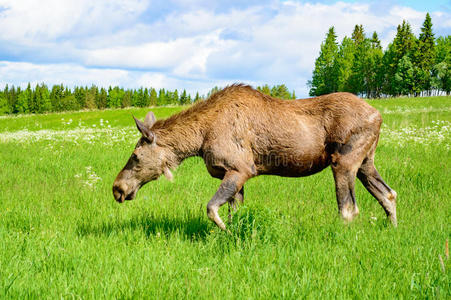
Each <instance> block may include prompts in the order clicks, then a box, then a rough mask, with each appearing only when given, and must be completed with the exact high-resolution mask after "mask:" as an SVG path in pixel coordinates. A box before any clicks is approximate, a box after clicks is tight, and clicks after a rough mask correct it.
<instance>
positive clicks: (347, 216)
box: [340, 204, 359, 222]
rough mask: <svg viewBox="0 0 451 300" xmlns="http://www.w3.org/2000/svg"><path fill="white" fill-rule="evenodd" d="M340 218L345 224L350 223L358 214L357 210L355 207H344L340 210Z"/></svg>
mask: <svg viewBox="0 0 451 300" xmlns="http://www.w3.org/2000/svg"><path fill="white" fill-rule="evenodd" d="M340 213H341V217H342V218H343V220H344V221H345V222H351V221H352V220H354V218H355V216H357V215H358V214H359V209H358V207H357V205H349V204H348V205H345V206H343V207H342V209H341V210H340Z"/></svg>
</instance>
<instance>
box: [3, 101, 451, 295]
mask: <svg viewBox="0 0 451 300" xmlns="http://www.w3.org/2000/svg"><path fill="white" fill-rule="evenodd" d="M370 104H372V105H373V106H375V107H376V108H378V109H379V110H380V111H381V112H382V113H383V117H384V124H385V125H384V127H383V129H382V136H381V140H380V143H379V147H378V150H377V154H376V166H377V168H378V170H379V172H380V173H381V175H382V176H383V178H384V179H385V180H386V181H387V183H388V184H390V186H391V187H392V188H394V189H395V190H396V191H397V192H398V197H399V198H398V222H399V226H398V228H396V229H394V228H393V227H391V226H390V224H389V223H388V222H387V221H386V218H385V215H384V212H383V210H382V208H381V207H380V206H379V204H378V203H377V201H376V200H375V199H373V198H372V197H371V196H370V195H369V194H368V193H367V192H366V190H365V189H364V188H363V186H362V185H361V184H360V183H357V184H356V194H357V201H358V205H359V208H360V212H361V214H360V216H359V217H357V219H356V220H355V221H354V222H353V223H351V224H347V225H346V224H344V223H343V222H342V221H341V220H340V218H339V217H338V213H337V208H336V201H335V194H334V185H333V178H332V174H331V172H330V170H329V169H326V170H325V171H323V172H321V173H319V174H316V175H314V176H310V177H306V178H297V179H293V178H281V177H276V176H261V177H257V178H254V179H252V180H250V181H249V182H248V183H247V184H246V193H245V203H244V205H243V206H241V207H240V208H239V210H238V211H237V212H236V213H235V214H234V217H233V221H232V223H231V224H229V229H230V233H229V234H226V233H224V232H221V231H219V230H218V229H217V228H216V227H215V226H214V225H213V224H212V223H211V222H210V221H209V220H208V218H207V217H206V213H205V205H206V203H207V202H208V200H209V199H210V198H211V196H212V195H213V194H214V192H215V191H216V189H217V187H218V185H219V181H218V180H216V179H212V178H211V177H210V176H209V175H208V173H207V171H206V169H205V166H204V164H203V162H202V160H201V159H199V158H192V159H188V160H186V161H185V162H184V163H183V164H182V165H181V166H180V167H179V168H178V170H176V171H175V172H174V175H175V181H174V182H173V183H170V182H168V181H166V180H165V179H164V178H161V179H159V180H157V181H155V182H152V183H149V184H148V185H146V186H145V187H143V188H142V189H141V191H140V192H139V193H138V197H137V199H136V200H134V201H129V202H127V203H125V204H123V205H119V204H117V203H115V202H114V200H113V196H112V193H111V186H112V182H113V180H114V178H115V176H116V174H117V173H118V171H119V170H120V169H121V168H122V167H123V165H124V164H125V162H126V160H127V159H128V157H129V155H130V154H131V151H132V149H133V147H134V145H135V143H136V141H137V139H138V137H139V134H138V132H137V130H136V129H135V128H134V124H133V121H132V118H131V114H134V115H136V116H137V117H141V118H142V117H143V116H144V115H145V113H146V110H145V109H131V110H108V111H90V112H76V113H63V114H48V115H33V116H31V115H24V116H19V117H2V118H0V253H1V256H0V298H27V297H31V298H113V297H114V298H132V297H146V298H157V297H158V298H169V299H170V298H218V299H219V298H221V299H223V298H273V297H277V298H280V297H284V298H414V297H415V298H441V299H449V298H450V297H451V284H450V282H451V281H450V275H451V274H450V262H449V260H447V259H446V256H445V242H446V241H447V240H449V239H450V237H451V225H450V224H451V223H450V220H451V200H450V199H451V189H450V186H451V175H450V174H451V170H450V168H451V166H450V162H451V152H450V144H451V111H450V107H451V98H449V97H448V98H445V97H438V98H425V99H390V100H380V101H370ZM180 109H181V108H179V107H176V108H157V109H155V110H154V111H155V113H156V115H157V117H158V118H162V117H167V116H169V115H170V114H172V113H175V112H177V111H179V110H180ZM94 125H95V126H94ZM226 214H227V209H226V208H223V209H222V210H221V215H222V216H223V217H224V218H225V219H226V218H227V217H226ZM439 255H441V257H442V258H443V262H444V269H443V268H442V266H441V264H440V259H439Z"/></svg>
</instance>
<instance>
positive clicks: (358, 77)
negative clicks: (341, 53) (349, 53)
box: [349, 25, 371, 94]
mask: <svg viewBox="0 0 451 300" xmlns="http://www.w3.org/2000/svg"><path fill="white" fill-rule="evenodd" d="M352 40H353V42H354V48H355V50H354V59H353V63H352V75H351V76H350V78H349V91H350V92H351V93H354V94H367V93H368V90H369V89H368V81H369V79H368V77H369V74H370V73H371V70H370V67H369V65H368V61H367V60H368V52H369V49H370V41H369V40H368V39H367V38H366V37H365V32H364V30H363V26H362V25H356V26H355V27H354V32H353V33H352Z"/></svg>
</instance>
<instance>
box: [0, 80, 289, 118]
mask: <svg viewBox="0 0 451 300" xmlns="http://www.w3.org/2000/svg"><path fill="white" fill-rule="evenodd" d="M257 89H259V90H260V91H262V92H263V93H266V94H268V95H272V96H274V97H277V98H282V99H294V98H295V97H296V96H295V93H294V92H293V93H290V92H289V91H288V88H287V87H286V86H285V85H284V84H281V85H275V86H273V87H270V86H268V85H264V86H262V87H257ZM218 90H220V88H219V87H214V88H213V89H212V90H211V91H210V92H209V93H208V94H207V95H206V96H199V93H196V95H195V96H194V97H192V96H191V95H190V94H188V93H187V92H186V90H183V91H182V92H180V93H179V92H178V90H174V91H169V90H165V89H160V90H158V91H157V90H156V89H154V88H140V89H124V88H120V87H117V86H116V87H109V88H108V89H105V88H100V89H99V88H98V87H97V86H95V85H93V86H91V87H75V88H73V89H69V88H68V87H64V86H63V85H62V84H61V85H54V86H53V87H52V88H51V89H49V88H48V87H47V85H45V84H38V85H36V86H35V87H31V84H28V86H27V88H26V89H21V88H20V87H18V88H16V87H14V86H12V87H9V86H8V85H6V86H5V88H4V89H3V91H0V114H16V113H45V112H58V111H71V110H80V109H105V108H124V107H130V106H134V107H147V106H164V105H185V104H190V103H192V102H196V101H199V100H202V99H205V98H206V97H209V96H210V95H211V94H212V93H214V92H216V91H218Z"/></svg>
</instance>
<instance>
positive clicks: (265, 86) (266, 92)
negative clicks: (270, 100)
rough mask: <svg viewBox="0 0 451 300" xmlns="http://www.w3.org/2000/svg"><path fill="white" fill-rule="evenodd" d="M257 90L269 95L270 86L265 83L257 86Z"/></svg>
mask: <svg viewBox="0 0 451 300" xmlns="http://www.w3.org/2000/svg"><path fill="white" fill-rule="evenodd" d="M257 90H259V91H260V92H262V93H263V94H265V95H271V88H270V87H269V85H267V84H265V85H264V86H258V87H257Z"/></svg>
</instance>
